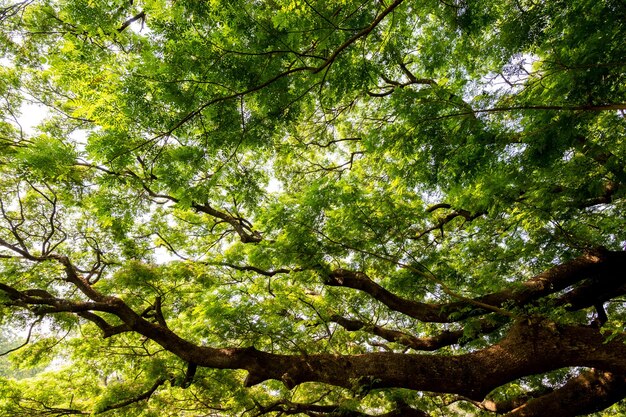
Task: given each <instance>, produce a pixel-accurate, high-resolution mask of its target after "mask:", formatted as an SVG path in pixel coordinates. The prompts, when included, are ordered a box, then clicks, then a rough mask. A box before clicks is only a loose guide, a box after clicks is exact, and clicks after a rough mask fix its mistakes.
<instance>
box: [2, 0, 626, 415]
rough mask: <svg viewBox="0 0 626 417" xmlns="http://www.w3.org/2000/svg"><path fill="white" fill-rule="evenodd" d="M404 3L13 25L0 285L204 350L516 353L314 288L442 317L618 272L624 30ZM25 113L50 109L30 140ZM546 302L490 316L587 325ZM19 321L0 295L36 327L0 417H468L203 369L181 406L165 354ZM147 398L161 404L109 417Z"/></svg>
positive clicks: (507, 393)
mask: <svg viewBox="0 0 626 417" xmlns="http://www.w3.org/2000/svg"><path fill="white" fill-rule="evenodd" d="M391 4H392V2H372V3H371V4H370V3H363V2H361V1H353V0H341V1H334V2H328V1H322V0H271V1H263V2H247V1H237V2H232V1H225V0H210V1H195V0H177V1H169V2H168V1H160V0H135V1H122V0H115V1H104V0H58V1H52V0H41V1H40V0H34V1H23V2H17V1H8V0H7V1H0V24H1V25H2V27H1V28H0V54H2V55H1V58H0V96H1V97H2V100H0V101H1V102H0V202H1V203H2V205H1V206H0V216H1V218H0V284H4V285H7V286H11V288H14V289H16V290H17V291H28V290H32V289H45V290H46V291H47V292H48V294H49V295H50V296H51V297H54V298H59V299H65V300H70V301H73V302H85V301H87V298H88V296H87V295H85V293H84V292H81V291H80V290H79V289H77V287H76V286H75V285H73V284H72V283H71V282H69V280H68V279H67V276H66V272H67V271H66V269H65V268H64V266H63V265H62V264H61V263H59V262H57V261H58V260H59V259H62V258H59V256H60V255H64V256H68V257H69V259H71V261H72V262H73V264H74V265H75V266H76V268H77V269H76V270H78V271H80V273H81V274H82V275H81V276H82V277H83V278H84V279H85V280H87V282H88V283H89V285H92V286H93V288H94V289H96V290H98V291H100V292H102V293H103V294H105V295H106V296H115V297H119V298H120V299H122V300H123V301H124V302H125V303H126V304H127V305H128V306H129V307H131V308H132V309H133V310H134V311H135V312H136V313H137V315H139V316H141V317H143V318H144V319H149V320H151V321H152V322H154V323H158V324H159V325H162V323H161V321H165V322H166V323H167V326H168V328H169V329H170V330H171V331H172V332H174V333H176V334H177V335H179V336H180V337H182V338H185V339H187V340H189V341H191V342H193V343H196V344H198V345H202V346H209V347H248V346H254V347H255V348H257V349H259V350H262V351H266V352H273V353H283V354H302V353H307V354H315V353H333V354H339V355H341V354H365V353H371V352H378V351H383V350H385V349H386V350H390V351H396V352H403V351H406V349H408V348H406V347H405V346H403V344H402V343H401V342H402V340H400V341H396V342H388V341H386V340H384V339H383V338H382V337H381V336H377V335H375V334H373V333H372V329H373V328H375V326H379V327H384V328H387V329H392V330H398V331H404V332H405V333H406V334H407V335H408V336H415V337H422V338H424V337H434V336H437V335H439V334H441V332H442V331H457V330H462V331H463V337H462V339H461V342H460V343H459V344H455V345H454V346H452V347H445V348H444V349H441V350H440V351H439V352H438V354H442V355H450V354H463V353H467V352H471V351H473V350H476V349H480V348H483V347H485V346H489V345H491V344H493V343H495V342H497V341H498V340H499V338H501V337H502V336H503V334H504V332H505V330H506V326H504V327H503V328H501V329H500V330H498V331H495V332H493V333H490V334H487V335H484V334H482V333H481V326H482V325H483V323H482V322H481V321H480V319H478V318H476V317H472V318H469V319H466V318H465V317H466V316H467V315H472V314H474V313H477V312H478V311H479V309H478V307H476V306H469V307H466V308H465V309H461V310H459V311H455V312H452V313H451V315H450V317H449V318H450V319H452V320H459V322H458V323H453V324H446V325H445V326H439V325H435V324H432V323H423V322H420V321H419V320H414V319H411V318H409V317H407V316H405V315H403V314H401V313H399V312H397V311H393V309H391V308H389V307H388V306H385V305H383V304H382V303H379V302H377V301H376V300H374V299H373V298H372V297H371V296H369V295H367V294H364V293H363V292H362V291H361V292H360V291H354V290H352V289H348V288H342V287H340V286H339V287H333V286H329V285H325V284H326V283H327V281H326V280H327V276H328V273H329V272H330V271H333V270H337V269H347V270H353V271H359V272H362V273H365V274H367V276H368V277H370V278H371V279H372V280H373V281H374V282H376V283H377V284H379V285H380V286H382V287H383V288H385V289H386V290H388V291H390V292H392V293H393V294H395V295H396V296H398V297H401V298H404V299H409V300H413V301H417V302H422V303H430V304H435V303H446V302H454V301H457V300H458V299H460V298H467V297H470V298H472V297H480V296H481V295H484V294H489V293H494V292H497V291H501V290H503V289H504V288H520V287H519V286H516V285H518V284H519V283H521V282H524V281H526V280H527V279H529V278H531V277H532V276H534V275H536V274H538V273H541V272H543V271H545V270H546V269H548V268H550V267H552V266H554V265H555V264H558V263H562V262H565V261H567V260H569V259H572V258H574V257H576V256H578V255H580V254H581V253H582V252H583V251H584V250H586V249H589V248H595V247H598V246H603V247H605V248H607V249H611V250H623V249H624V245H625V242H626V227H625V222H624V219H625V218H626V204H625V199H624V197H625V194H626V191H625V190H626V187H625V185H624V182H625V181H626V168H625V167H626V162H625V161H626V141H625V139H624V138H626V123H625V113H624V112H625V111H626V104H625V103H626V88H625V86H626V82H625V80H624V66H625V65H626V64H625V63H624V62H623V61H624V58H623V57H624V56H626V44H625V43H624V34H625V33H626V8H625V7H624V5H623V3H622V2H621V1H619V0H602V1H599V0H571V1H565V0H558V1H550V2H540V1H530V0H504V1H501V2H497V3H496V2H493V1H486V0H464V1H453V0H450V1H434V0H432V1H431V0H405V1H404V2H402V3H401V4H399V5H397V7H393V10H389V14H386V15H385V16H384V18H383V13H384V11H385V10H386V8H387V7H390V5H391ZM377 18H380V19H379V20H376V19H377ZM131 20H133V22H132V23H131ZM27 102H35V103H41V104H42V106H43V108H45V109H46V110H45V112H46V119H45V120H44V121H43V122H41V123H40V125H39V126H36V127H34V128H32V129H29V128H27V127H26V124H27V123H28V117H29V116H31V115H29V114H26V113H25V112H22V113H23V114H21V115H20V108H22V109H24V107H22V105H23V103H27ZM42 112H44V110H42ZM22 124H23V125H24V126H22ZM57 255H59V256H57ZM447 289H450V290H447ZM40 295H41V294H40ZM555 298H556V295H554V296H550V297H545V298H542V299H541V300H539V301H537V302H536V303H534V304H528V305H524V306H522V307H512V306H510V305H505V306H503V308H505V309H507V311H508V310H509V309H510V312H511V314H516V315H519V316H522V317H543V318H550V319H551V320H554V321H556V322H559V323H567V324H588V323H589V322H590V321H591V320H592V318H593V317H592V316H593V315H594V314H595V313H594V312H593V310H592V309H590V308H585V309H581V310H580V311H576V312H572V311H570V310H569V309H568V307H567V306H562V305H557V303H556V302H555V300H554V299H555ZM91 301H93V300H91ZM26 304H27V303H25V302H24V300H23V299H22V300H21V302H20V300H17V301H16V299H15V297H13V298H11V294H9V293H8V292H5V291H0V324H1V325H2V326H3V327H4V328H19V329H20V330H23V329H28V328H29V327H30V325H31V324H32V323H34V322H35V321H36V320H38V319H40V318H41V317H40V316H41V315H42V314H45V315H46V320H45V321H43V323H46V324H45V325H38V326H36V327H33V329H34V331H33V338H32V340H31V341H30V342H31V343H29V344H28V346H26V347H24V348H22V349H19V350H18V351H16V352H15V353H12V354H11V355H10V359H11V361H12V363H13V364H12V365H9V363H8V362H7V361H5V360H2V361H0V378H3V379H1V380H0V415H7V416H20V415H28V413H32V415H37V414H36V412H39V411H41V410H44V409H46V407H50V408H51V409H52V408H54V409H57V412H60V411H59V410H61V409H71V410H74V411H77V412H83V413H98V412H104V411H106V413H105V414H103V415H111V416H113V415H120V416H131V417H132V416H157V415H159V416H165V415H172V416H179V415H180V416H187V415H205V414H207V413H217V414H219V415H246V416H248V415H249V416H252V415H257V414H255V413H258V412H260V411H261V410H263V409H264V407H267V409H268V410H269V409H270V408H271V406H272V405H273V404H274V405H275V404H277V403H280V404H282V405H284V404H295V403H316V404H318V405H320V406H330V405H336V406H337V413H342V412H345V413H346V414H349V412H352V411H361V412H367V413H373V412H377V413H379V414H380V413H384V412H391V411H393V410H394V409H396V407H397V406H398V405H399V404H408V405H412V406H415V407H420V408H422V409H424V410H427V411H429V412H430V411H433V410H437V409H439V410H443V411H433V412H439V413H444V414H446V415H481V414H480V413H481V412H480V411H477V409H476V408H469V407H470V406H469V405H468V404H467V403H463V405H460V406H459V407H456V406H450V405H449V404H447V403H446V401H444V400H445V398H444V397H441V398H438V397H437V398H436V397H435V396H432V397H431V396H429V395H426V394H422V393H416V392H412V391H409V390H402V389H376V388H375V382H376V381H368V380H367V376H364V380H363V381H355V386H354V389H353V390H346V389H343V388H336V387H328V386H322V385H321V384H313V383H311V384H304V385H302V386H299V387H297V388H295V389H293V390H287V389H286V388H285V387H284V386H283V385H281V384H279V383H277V382H276V381H269V382H265V383H263V385H261V386H258V387H254V388H252V389H244V388H242V381H243V378H244V375H243V374H242V372H240V371H227V370H212V369H199V370H198V371H197V372H198V373H197V376H196V377H195V380H194V382H193V384H191V386H190V387H189V388H188V389H183V387H181V386H180V385H181V383H182V381H183V380H184V378H185V368H186V364H184V363H182V362H181V361H180V360H179V358H177V357H176V356H174V355H173V354H171V353H169V352H167V351H166V349H165V348H164V347H163V346H162V345H159V344H158V343H155V342H154V341H152V340H147V339H144V338H142V337H140V336H138V335H136V334H134V333H132V332H129V333H126V332H122V333H120V334H115V335H113V336H111V337H108V338H106V339H102V332H103V329H102V328H101V327H98V326H97V323H94V321H93V320H90V319H89V318H88V317H87V318H86V317H84V315H83V316H80V317H79V316H76V315H74V314H69V313H67V314H66V313H62V314H60V313H56V312H55V313H49V310H45V309H44V308H43V307H47V308H49V309H52V308H53V307H55V305H54V304H53V303H48V304H46V305H45V306H39V307H40V308H39V310H36V309H35V308H33V307H32V306H29V305H26ZM607 310H608V313H609V316H610V320H609V321H608V322H607V324H606V333H605V334H606V335H607V338H609V339H611V338H617V337H621V335H622V334H623V331H624V326H623V323H624V320H625V317H626V316H625V315H626V310H625V309H624V306H623V302H621V301H612V302H611V303H609V305H607ZM81 312H82V311H81ZM48 313H49V314H48ZM73 313H76V312H73ZM99 314H100V313H99ZM101 315H102V317H103V318H104V319H105V320H106V321H107V322H108V323H109V324H110V325H111V326H118V325H120V324H121V321H120V320H119V319H118V318H116V317H114V316H113V315H112V314H110V313H106V312H104V313H101ZM336 315H340V316H345V317H348V318H351V319H354V320H360V321H362V322H364V323H365V324H366V325H365V326H363V327H362V328H360V329H359V330H352V331H349V330H347V329H345V328H344V327H342V326H340V325H338V324H337V323H335V322H333V320H332V318H333V317H334V316H336ZM503 329H504V330H503ZM7 343H8V342H6V341H5V340H4V339H2V338H0V352H1V351H2V349H4V348H6V347H7V346H8V345H7ZM10 346H13V344H11V345H10ZM0 359H1V358H0ZM58 364H61V365H60V366H59V365H58ZM28 369H32V372H31V373H28V371H27V370H28ZM12 372H15V373H14V374H12ZM574 373H575V372H574V371H572V370H569V369H568V370H559V371H555V372H553V373H549V374H546V375H539V376H532V377H527V378H526V379H523V380H518V381H515V382H512V383H510V384H507V385H505V386H503V387H500V388H498V389H497V390H496V391H495V392H494V393H492V397H493V398H494V399H508V398H511V397H513V396H514V395H517V394H523V393H525V392H527V391H529V390H531V389H532V388H542V387H543V388H546V387H556V386H560V385H562V384H563V383H564V382H565V381H566V380H567V378H568V377H571V376H572V375H574ZM14 375H15V376H19V378H17V377H14ZM26 376H28V378H26ZM159 380H163V381H165V382H163V383H162V384H161V385H159V386H158V387H157V388H156V389H155V391H154V393H152V394H151V396H150V399H149V401H145V400H144V399H142V400H141V401H138V402H135V403H133V404H130V405H129V406H127V407H120V408H119V409H117V408H111V407H112V406H114V405H116V404H119V403H123V402H124V401H125V400H127V399H129V398H131V397H134V396H139V395H141V394H143V393H145V392H146V391H147V390H148V389H149V388H150V387H151V386H152V385H153V384H154V383H155V381H159ZM465 407H468V408H467V410H465ZM109 408H111V409H110V410H109ZM613 410H616V411H615V413H623V412H624V406H623V405H616V406H614V408H613ZM267 412H268V413H279V410H278V409H274V410H270V411H267ZM611 412H613V411H610V410H609V411H606V412H605V414H606V415H612V414H610V413H611ZM20 413H21V414H20ZM24 413H26V414H24ZM603 415H604V414H603ZM615 415H617V414H615Z"/></svg>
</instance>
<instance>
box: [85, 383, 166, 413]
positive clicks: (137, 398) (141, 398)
mask: <svg viewBox="0 0 626 417" xmlns="http://www.w3.org/2000/svg"><path fill="white" fill-rule="evenodd" d="M165 381H167V380H166V379H165V378H159V379H157V380H156V381H155V382H154V384H152V386H151V387H150V388H149V389H148V390H147V391H146V392H143V393H141V394H139V395H135V396H134V397H131V398H128V399H126V400H124V401H121V402H119V403H116V404H111V405H108V406H106V407H104V408H103V409H102V410H99V411H98V412H96V413H95V414H102V413H106V412H107V411H111V410H116V409H118V408H122V407H126V406H128V405H131V404H135V403H138V402H140V401H144V400H145V401H147V400H149V399H150V397H151V396H152V394H154V392H155V391H156V390H157V389H158V388H159V387H160V386H161V385H163V384H164V383H165Z"/></svg>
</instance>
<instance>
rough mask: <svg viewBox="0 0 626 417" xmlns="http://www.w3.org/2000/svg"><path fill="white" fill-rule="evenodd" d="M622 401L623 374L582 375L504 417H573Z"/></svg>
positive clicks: (625, 385) (625, 380) (594, 372)
mask: <svg viewBox="0 0 626 417" xmlns="http://www.w3.org/2000/svg"><path fill="white" fill-rule="evenodd" d="M624 397H626V374H617V375H616V374H612V373H610V372H603V371H598V370H595V369H594V370H591V371H586V372H583V373H582V374H580V375H579V376H577V377H575V378H573V379H571V380H570V381H568V382H567V383H566V384H565V385H564V386H563V387H561V388H559V389H557V390H554V391H552V392H551V393H549V394H546V395H544V396H541V397H538V398H534V399H531V400H530V401H528V402H527V403H526V404H524V405H522V406H520V407H518V408H516V409H514V410H513V411H511V412H510V413H508V414H506V416H505V417H542V416H559V417H570V416H571V417H573V416H579V415H585V414H589V413H594V412H597V411H600V410H603V409H605V408H607V407H609V406H611V405H612V404H615V403H616V402H617V401H620V400H621V399H623V398H624Z"/></svg>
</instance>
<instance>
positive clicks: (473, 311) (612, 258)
mask: <svg viewBox="0 0 626 417" xmlns="http://www.w3.org/2000/svg"><path fill="white" fill-rule="evenodd" d="M625 267H626V252H622V251H617V252H610V251H606V250H601V249H597V250H592V251H589V252H587V253H585V254H583V255H581V256H579V257H577V258H574V259H571V260H569V261H567V262H564V263H563V264H561V265H556V266H554V267H552V268H550V269H548V270H547V271H545V272H543V273H541V274H539V275H537V276H535V277H533V278H531V279H530V280H528V281H526V282H523V283H521V284H518V285H515V286H512V287H508V288H506V289H504V290H501V291H498V292H494V293H491V294H487V295H484V296H481V297H478V298H475V299H474V300H475V301H477V302H479V303H482V304H487V305H491V306H494V307H501V306H503V305H505V303H506V304H507V305H509V306H515V305H517V306H521V305H524V304H527V303H528V302H530V301H533V300H536V299H539V298H541V297H545V296H547V295H550V294H554V293H556V292H558V291H561V290H563V289H565V288H567V287H569V286H571V285H575V284H577V283H579V282H580V281H583V280H585V279H587V278H590V277H595V278H596V279H598V280H600V281H602V282H615V281H616V280H618V278H619V277H622V276H623V274H621V271H623V269H624V268H625ZM326 285H330V286H342V287H347V288H353V289H356V290H359V291H363V292H365V293H367V294H369V295H370V296H372V297H373V298H375V299H376V300H378V301H380V302H381V303H383V304H384V305H386V306H387V307H389V308H391V309H392V310H395V311H398V312H401V313H404V314H406V315H408V316H410V317H413V318H416V319H418V320H421V321H426V322H437V323H447V322H452V321H460V320H463V319H465V318H467V317H471V316H476V315H480V314H485V313H487V312H489V310H483V309H480V308H476V306H475V305H474V306H473V305H472V303H470V302H468V301H465V300H462V301H456V302H452V303H445V304H434V303H422V302H417V301H413V300H409V299H405V298H402V297H399V296H397V295H395V294H393V293H392V292H390V291H388V290H386V289H385V288H383V287H382V286H381V285H379V284H377V283H376V282H374V281H373V280H372V279H371V278H369V277H368V276H367V275H366V274H364V273H362V272H354V271H348V270H345V269H339V270H335V271H333V272H331V273H330V274H328V276H327V280H326Z"/></svg>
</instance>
